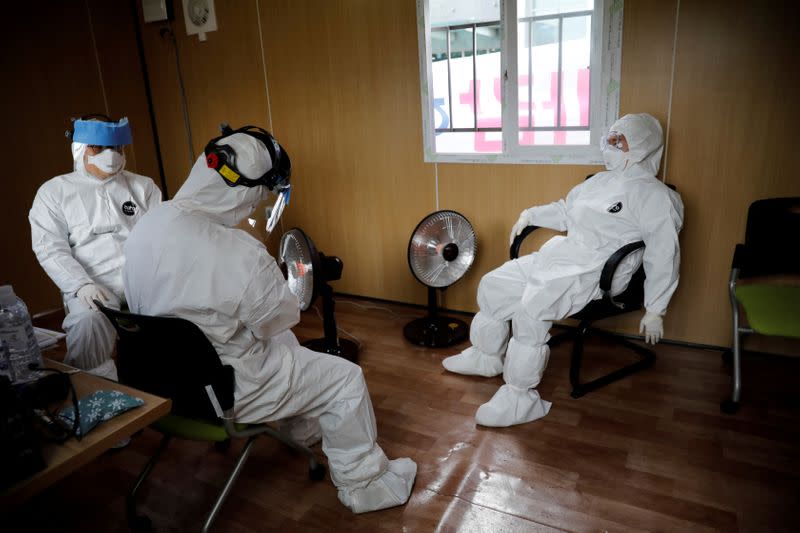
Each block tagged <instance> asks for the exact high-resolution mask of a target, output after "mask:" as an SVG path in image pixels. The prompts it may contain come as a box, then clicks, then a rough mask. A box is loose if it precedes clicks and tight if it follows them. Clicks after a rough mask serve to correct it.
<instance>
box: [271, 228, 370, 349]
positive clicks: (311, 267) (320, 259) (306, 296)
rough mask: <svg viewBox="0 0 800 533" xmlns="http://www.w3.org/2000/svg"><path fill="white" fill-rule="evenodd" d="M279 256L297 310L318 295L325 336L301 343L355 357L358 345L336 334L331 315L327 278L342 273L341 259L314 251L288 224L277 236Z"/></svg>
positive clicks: (330, 289)
mask: <svg viewBox="0 0 800 533" xmlns="http://www.w3.org/2000/svg"><path fill="white" fill-rule="evenodd" d="M279 259H280V262H281V266H282V269H283V271H284V274H285V275H286V279H287V281H288V282H289V290H290V291H292V294H294V295H295V296H297V299H298V301H299V302H300V310H301V311H305V310H306V309H308V308H309V307H311V304H313V303H314V300H315V299H316V297H317V294H320V295H322V327H323V331H324V332H325V336H324V337H323V338H321V339H314V340H310V341H306V342H304V343H303V346H305V347H307V348H309V349H311V350H314V351H315V352H324V353H329V354H331V355H338V356H341V357H344V358H345V359H347V360H348V361H352V362H354V363H355V362H356V361H357V359H358V346H357V345H356V343H354V342H352V341H349V340H347V339H340V338H339V336H338V335H337V329H336V318H335V317H334V316H333V311H334V302H333V289H332V288H331V286H330V285H328V282H329V281H336V280H337V279H341V277H342V267H343V264H342V260H341V259H339V258H338V257H329V256H326V255H325V254H323V253H321V252H318V251H317V248H316V247H315V246H314V242H313V241H312V240H311V239H310V238H309V237H308V235H306V234H305V233H304V232H303V230H301V229H300V228H292V229H290V230H289V231H287V232H286V233H284V234H283V236H282V237H281V244H280V253H279Z"/></svg>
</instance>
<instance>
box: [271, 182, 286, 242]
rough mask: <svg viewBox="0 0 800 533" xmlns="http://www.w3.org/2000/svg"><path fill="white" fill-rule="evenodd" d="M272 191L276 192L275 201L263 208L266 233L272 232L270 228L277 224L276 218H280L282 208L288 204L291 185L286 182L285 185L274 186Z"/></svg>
mask: <svg viewBox="0 0 800 533" xmlns="http://www.w3.org/2000/svg"><path fill="white" fill-rule="evenodd" d="M274 192H275V193H276V197H275V203H274V204H273V205H272V206H270V207H267V208H266V210H265V214H266V216H267V233H272V230H273V229H275V226H277V225H278V220H280V218H281V215H282V214H283V210H284V209H285V208H286V206H287V205H289V200H290V199H291V196H292V185H291V183H287V184H286V185H279V186H276V187H275V191H274Z"/></svg>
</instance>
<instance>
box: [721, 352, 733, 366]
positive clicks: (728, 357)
mask: <svg viewBox="0 0 800 533" xmlns="http://www.w3.org/2000/svg"><path fill="white" fill-rule="evenodd" d="M722 362H723V363H725V364H726V365H731V364H733V350H725V351H724V352H722Z"/></svg>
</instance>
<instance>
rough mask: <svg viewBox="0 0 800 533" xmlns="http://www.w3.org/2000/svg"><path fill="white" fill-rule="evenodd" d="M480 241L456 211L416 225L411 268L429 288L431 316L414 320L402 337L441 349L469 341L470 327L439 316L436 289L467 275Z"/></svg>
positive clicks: (436, 214)
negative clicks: (467, 338)
mask: <svg viewBox="0 0 800 533" xmlns="http://www.w3.org/2000/svg"><path fill="white" fill-rule="evenodd" d="M477 248H478V241H477V239H476V237H475V230H474V229H472V225H471V224H470V223H469V221H468V220H467V219H466V218H464V216H463V215H461V214H460V213H456V212H455V211H449V210H444V211H436V212H434V213H431V214H430V215H428V216H426V217H425V218H423V219H422V221H421V222H420V223H419V224H417V227H416V228H415V229H414V232H413V233H412V234H411V239H410V240H409V241H408V266H409V267H410V268H411V272H412V273H413V274H414V277H415V278H417V280H418V281H419V282H420V283H422V284H423V285H426V286H427V287H428V315H427V316H426V317H423V318H418V319H416V320H412V321H411V322H409V323H408V324H406V326H405V327H404V328H403V335H405V337H406V338H407V339H408V340H410V341H411V342H413V343H415V344H421V345H423V346H429V347H431V348H439V347H443V346H452V345H453V344H457V343H459V342H461V341H462V340H464V339H465V338H466V337H467V332H468V329H467V325H466V324H465V323H464V322H463V321H462V320H458V319H456V318H450V317H446V316H440V315H439V309H438V305H437V303H436V289H440V290H444V289H446V288H447V287H449V286H450V285H452V284H453V283H455V282H456V281H458V280H459V279H461V277H462V276H463V275H464V274H466V272H467V270H469V267H470V266H472V262H473V261H474V260H475V252H476V250H477Z"/></svg>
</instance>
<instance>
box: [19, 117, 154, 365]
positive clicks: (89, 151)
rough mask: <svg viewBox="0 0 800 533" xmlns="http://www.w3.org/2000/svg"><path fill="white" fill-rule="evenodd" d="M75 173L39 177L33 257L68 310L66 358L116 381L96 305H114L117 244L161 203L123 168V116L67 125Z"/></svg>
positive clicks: (128, 138)
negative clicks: (58, 291)
mask: <svg viewBox="0 0 800 533" xmlns="http://www.w3.org/2000/svg"><path fill="white" fill-rule="evenodd" d="M67 135H68V137H71V139H72V158H73V161H74V167H73V171H72V172H70V173H69V174H64V175H61V176H56V177H55V178H52V179H51V180H49V181H47V182H45V183H44V184H43V185H42V186H41V187H40V188H39V191H38V192H37V193H36V198H35V199H34V201H33V207H31V210H30V214H29V216H28V219H29V221H30V224H31V241H32V246H33V251H34V253H35V254H36V258H37V259H38V260H39V263H40V264H41V265H42V268H43V269H44V270H45V272H46V273H47V275H48V276H50V279H52V280H53V282H54V283H55V284H56V285H57V286H58V288H59V289H60V290H61V293H62V297H63V300H64V305H65V307H66V310H67V316H66V318H65V319H64V323H63V328H64V331H65V332H66V333H67V355H66V359H65V362H67V363H68V364H70V365H73V366H76V367H78V368H81V369H84V370H87V371H89V372H91V373H93V374H97V375H100V376H103V377H107V378H110V379H114V380H116V379H117V369H116V365H115V364H114V360H113V359H112V358H111V356H112V353H113V351H114V346H115V344H116V338H117V334H116V332H115V331H114V327H113V326H112V325H111V323H110V322H109V321H108V319H107V318H106V317H105V315H103V314H102V313H101V312H100V311H98V310H97V307H96V305H95V303H94V300H100V301H102V302H104V303H105V304H106V305H108V306H110V307H114V308H119V307H120V305H121V301H122V299H123V287H122V265H123V261H124V259H123V255H122V244H123V243H124V242H125V239H127V238H128V235H129V234H130V231H131V229H132V228H133V226H134V225H135V224H136V223H137V222H138V221H139V220H140V219H141V217H142V215H143V214H144V213H145V212H146V211H147V210H148V209H150V208H152V207H154V206H155V205H157V204H159V203H160V202H161V191H160V190H159V189H158V187H157V186H156V185H155V183H153V180H151V179H150V178H148V177H145V176H140V175H138V174H134V173H133V172H129V171H127V170H124V168H125V154H124V152H123V146H125V145H128V144H130V143H131V142H132V135H131V130H130V126H129V125H128V119H127V118H123V119H121V120H119V121H116V122H115V121H112V120H111V119H109V118H108V117H106V116H105V115H90V116H87V117H84V118H82V119H79V120H76V121H75V122H74V123H73V130H72V131H71V132H67Z"/></svg>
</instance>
